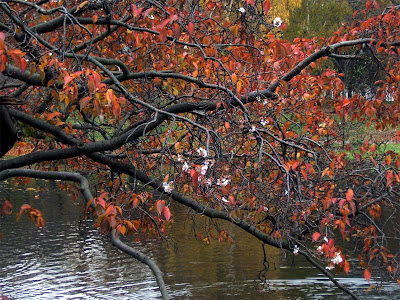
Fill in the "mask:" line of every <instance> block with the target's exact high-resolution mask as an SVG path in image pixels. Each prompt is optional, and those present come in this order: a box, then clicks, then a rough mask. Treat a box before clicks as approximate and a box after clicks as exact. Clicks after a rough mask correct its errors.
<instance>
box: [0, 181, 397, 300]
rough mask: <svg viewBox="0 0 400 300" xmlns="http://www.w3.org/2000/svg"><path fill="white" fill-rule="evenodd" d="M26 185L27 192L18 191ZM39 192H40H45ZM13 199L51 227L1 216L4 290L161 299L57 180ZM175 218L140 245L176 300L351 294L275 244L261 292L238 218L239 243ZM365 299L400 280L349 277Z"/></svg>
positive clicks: (252, 242) (8, 187)
mask: <svg viewBox="0 0 400 300" xmlns="http://www.w3.org/2000/svg"><path fill="white" fill-rule="evenodd" d="M17 189H19V190H17ZM37 195H39V197H37ZM4 197H7V198H9V199H12V202H13V204H14V207H15V211H17V210H18V207H19V206H20V205H21V204H22V203H29V204H31V205H33V206H35V207H36V208H38V209H40V210H41V211H42V213H43V214H44V217H45V219H46V227H45V229H41V230H40V229H37V228H36V227H35V226H34V224H33V223H31V222H30V221H29V220H28V219H27V217H26V216H22V218H21V221H20V222H18V223H17V222H16V221H15V213H14V215H13V216H11V217H4V216H3V217H0V231H1V232H3V233H4V238H3V239H1V240H0V258H1V260H0V293H1V294H4V295H7V296H8V297H10V298H15V299H33V298H34V299H161V297H160V294H159V291H158V288H157V285H156V282H155V280H154V279H153V276H152V273H151V272H150V270H149V269H148V268H147V267H146V266H144V265H143V264H141V263H138V262H137V261H135V260H134V259H132V258H130V257H129V256H127V255H126V254H124V253H122V252H120V251H119V250H118V249H116V248H115V247H113V246H112V245H111V244H110V242H109V239H108V237H107V236H104V235H99V233H98V231H97V230H96V229H94V227H93V222H92V221H81V216H82V215H81V209H80V208H79V206H78V205H77V204H78V202H79V201H80V199H78V201H77V202H74V201H73V200H72V197H71V195H68V194H67V193H65V192H61V191H60V190H59V189H58V188H57V184H56V183H54V182H53V183H49V182H46V181H35V182H34V183H32V184H31V185H29V186H17V187H16V186H14V184H13V182H12V180H9V181H7V182H6V183H4V182H3V183H2V188H0V198H4ZM172 212H173V214H174V218H175V222H174V224H172V226H171V227H170V228H169V237H170V238H171V239H172V240H174V241H175V242H176V244H175V245H176V246H177V248H175V247H173V246H171V245H170V246H167V245H166V244H165V242H163V240H162V239H160V238H157V237H147V238H145V239H144V240H142V242H141V243H139V244H135V243H133V242H132V241H131V244H132V245H136V247H137V248H138V249H139V250H141V251H143V252H145V253H146V254H148V255H149V256H151V257H152V258H153V259H154V260H155V261H156V262H157V263H158V265H159V266H160V268H161V270H162V271H163V272H164V275H165V282H166V284H167V287H168V290H169V292H170V294H171V296H172V298H173V299H205V300H209V299H274V300H278V299H324V298H329V299H346V296H344V294H343V293H341V292H340V291H339V290H338V289H337V288H336V287H334V285H333V284H332V283H331V282H330V281H328V280H327V279H326V278H324V277H323V276H321V275H320V274H319V273H318V272H317V271H316V270H315V269H314V268H312V267H310V266H309V265H307V263H306V262H304V261H301V260H299V259H298V257H296V259H295V260H293V256H292V255H289V256H288V257H287V258H286V260H285V261H284V263H283V264H282V255H281V254H282V253H281V252H280V251H279V250H278V249H274V248H267V258H268V261H269V271H268V272H267V273H266V276H267V278H268V285H266V286H264V287H265V288H269V289H270V291H269V292H262V291H260V290H261V288H262V286H261V284H260V281H259V280H258V279H257V276H258V275H259V272H260V270H262V269H263V265H262V263H263V251H262V247H261V244H260V243H259V241H258V240H256V239H255V238H252V237H251V236H249V235H248V234H246V233H244V232H243V231H242V230H240V229H238V228H235V227H234V226H232V225H231V224H226V225H227V227H226V229H227V230H229V232H230V233H231V234H232V236H233V238H234V240H235V242H234V243H232V244H230V243H219V242H217V241H213V242H212V243H211V244H204V243H202V242H201V241H198V240H196V239H195V238H194V233H193V230H192V228H191V222H189V221H188V218H187V212H188V211H187V209H185V208H184V207H180V206H173V207H172ZM337 277H338V278H339V281H340V282H343V283H345V284H346V286H348V287H349V288H351V289H352V290H353V291H356V292H357V294H358V295H359V296H360V298H362V299H400V296H398V294H400V289H399V287H398V285H397V284H394V283H387V284H384V285H383V287H382V288H381V289H380V290H379V291H372V292H368V293H367V292H365V291H366V290H367V289H368V287H369V284H368V283H367V282H366V281H365V279H363V278H362V277H361V275H359V277H356V278H341V277H343V274H337Z"/></svg>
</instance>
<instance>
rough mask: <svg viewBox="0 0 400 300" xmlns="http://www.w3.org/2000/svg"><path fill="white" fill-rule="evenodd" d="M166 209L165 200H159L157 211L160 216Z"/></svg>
mask: <svg viewBox="0 0 400 300" xmlns="http://www.w3.org/2000/svg"><path fill="white" fill-rule="evenodd" d="M164 207H165V201H164V200H158V201H157V202H156V210H157V212H158V213H159V214H160V215H161V213H162V211H163V209H164Z"/></svg>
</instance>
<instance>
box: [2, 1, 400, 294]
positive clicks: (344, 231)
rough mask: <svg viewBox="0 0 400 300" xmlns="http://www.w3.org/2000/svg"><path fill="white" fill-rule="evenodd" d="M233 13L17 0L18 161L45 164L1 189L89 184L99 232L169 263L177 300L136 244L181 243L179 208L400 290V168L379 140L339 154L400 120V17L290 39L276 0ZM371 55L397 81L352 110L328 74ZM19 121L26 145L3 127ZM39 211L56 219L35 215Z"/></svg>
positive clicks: (6, 208) (8, 163)
mask: <svg viewBox="0 0 400 300" xmlns="http://www.w3.org/2000/svg"><path fill="white" fill-rule="evenodd" d="M232 3H235V5H233V4H232V6H230V5H229V3H225V2H219V1H214V0H208V1H203V2H200V1H164V2H157V1H149V0H147V1H137V2H132V1H112V0H104V1H84V2H80V1H68V2H65V1H38V2H36V3H34V2H29V1H22V0H12V1H11V0H10V1H3V2H0V11H1V14H0V59H1V62H0V72H2V75H3V76H4V80H3V83H2V85H1V86H0V93H1V95H2V97H3V99H8V100H10V101H8V100H7V101H3V100H1V101H3V102H2V103H1V102H0V107H1V114H2V115H1V117H2V118H1V120H2V122H1V132H2V134H1V141H0V142H1V144H2V145H5V146H2V149H1V150H2V151H1V153H4V152H5V151H6V150H8V148H10V149H11V148H12V147H13V151H14V153H18V151H22V150H24V151H25V152H26V151H28V152H29V153H28V154H25V153H24V154H21V155H20V156H17V157H9V156H3V157H2V160H1V161H0V180H3V179H5V178H9V177H15V176H28V177H38V178H46V179H62V180H72V181H78V182H80V190H81V192H82V193H83V195H84V198H85V199H86V201H87V211H88V212H93V214H94V218H95V219H96V226H97V227H98V228H99V229H100V232H102V233H103V232H104V233H110V234H111V238H112V242H113V243H114V244H115V245H116V246H117V247H119V248H120V249H122V250H123V251H125V252H127V253H129V254H130V255H132V256H134V257H135V258H137V259H139V260H140V261H142V262H144V263H146V264H148V265H149V266H150V267H151V268H152V270H153V272H154V274H155V275H156V277H157V280H158V284H159V286H160V288H161V292H162V294H163V297H164V298H168V295H167V289H166V287H165V284H164V282H163V279H162V275H161V271H160V270H159V269H158V267H157V266H156V264H155V263H154V262H153V261H152V260H151V259H149V258H148V257H146V256H145V255H144V254H142V253H140V252H138V251H136V250H135V249H134V246H127V245H126V244H123V243H122V242H121V241H120V240H119V236H121V235H128V236H132V237H133V238H134V239H137V238H139V237H140V236H142V234H143V233H149V232H150V233H157V234H159V235H165V234H166V233H167V232H168V224H169V222H171V220H173V213H174V212H173V211H171V210H170V203H171V202H172V201H175V202H178V203H181V204H183V205H184V206H186V207H187V208H188V209H191V210H193V211H194V212H195V213H197V214H200V215H202V216H204V217H207V218H209V219H210V220H213V221H212V222H211V221H210V222H209V223H208V226H207V227H206V228H203V229H199V231H198V235H197V237H198V238H199V239H202V240H204V241H212V240H213V239H215V240H219V241H227V240H231V239H232V238H231V237H229V234H228V233H227V231H226V230H224V229H223V226H221V224H220V223H219V221H220V220H224V221H227V222H229V223H232V224H234V225H236V226H238V227H240V228H242V229H243V230H244V231H246V232H247V233H249V234H251V235H253V236H254V237H256V238H257V239H259V240H260V243H265V244H268V245H270V246H273V247H277V248H279V249H282V250H283V251H286V252H288V253H293V254H294V255H301V256H303V257H305V258H306V260H307V261H308V262H309V263H310V264H311V265H313V266H314V267H315V268H317V269H318V270H319V271H320V272H321V273H323V274H324V275H325V276H326V277H327V278H329V279H330V280H331V281H332V282H333V283H334V284H335V285H336V286H337V287H338V288H340V289H341V290H343V291H344V292H345V293H347V294H348V295H350V296H351V297H352V298H355V299H356V298H357V296H356V295H355V294H354V292H352V291H351V290H349V289H348V288H346V287H344V286H343V285H341V284H340V283H339V282H338V281H337V280H336V279H335V278H334V276H333V274H332V273H331V272H330V270H331V269H333V268H335V269H336V270H342V271H344V272H345V273H349V272H351V270H352V268H351V267H354V266H355V265H356V264H358V263H359V264H360V266H361V267H362V268H363V269H364V277H365V278H366V280H368V281H370V280H371V273H372V275H374V276H375V275H377V274H378V272H377V271H378V270H379V271H380V272H381V273H379V274H383V275H382V280H385V279H387V278H391V279H393V280H399V263H398V255H399V252H398V251H399V249H398V247H393V245H397V242H398V239H399V231H398V228H399V218H398V217H396V216H398V213H399V205H400V203H399V199H400V197H399V195H400V190H399V185H400V175H399V168H400V157H399V155H398V154H397V153H395V152H387V153H382V151H380V149H379V148H378V147H377V145H376V144H373V143H370V142H369V140H368V139H366V140H365V141H364V143H363V145H362V146H361V147H358V148H354V147H351V145H346V150H347V151H345V152H344V151H339V150H337V149H338V147H337V146H338V144H339V142H340V139H339V134H338V131H337V128H338V126H339V123H340V120H342V119H347V118H349V119H350V118H351V119H353V120H359V121H366V122H368V126H369V125H371V126H375V127H376V128H377V129H384V128H386V127H388V126H397V125H398V124H399V121H400V120H399V118H400V115H399V111H400V110H399V101H400V99H399V92H398V87H399V82H400V72H399V69H400V60H399V54H400V52H399V47H400V39H399V30H398V29H399V24H400V10H399V8H398V7H394V8H392V9H387V10H385V11H384V14H382V15H379V14H378V15H377V16H376V17H373V18H369V19H367V20H358V21H355V22H354V23H352V25H351V26H346V27H342V28H338V30H336V31H335V32H334V33H333V34H332V36H331V37H330V38H326V39H324V38H319V37H316V36H314V37H312V38H311V39H307V38H304V37H299V38H295V39H294V40H293V42H289V41H286V40H283V39H282V38H281V37H280V33H281V31H282V30H283V29H284V28H285V26H286V25H285V23H282V22H281V20H279V19H276V16H272V17H270V16H269V15H268V12H269V10H270V1H269V0H265V1H258V0H247V1H242V2H239V5H238V6H236V2H232ZM305 3H306V1H305ZM307 3H309V4H310V5H311V3H310V2H307ZM327 3H329V4H330V5H331V2H329V1H328V2H327ZM340 3H341V4H342V5H345V4H344V2H343V3H342V2H340ZM343 7H345V6H343ZM375 8H377V9H379V7H378V5H377V4H376V3H375V2H373V1H368V2H367V3H366V9H365V11H366V13H367V12H368V11H370V10H372V9H375ZM335 11H336V10H335ZM381 11H382V9H381ZM331 12H333V10H332V11H331ZM363 15H364V14H363V13H362V12H361V13H360V14H358V15H356V16H355V17H356V18H357V17H360V18H361V17H363ZM326 17H327V16H326ZM328 21H329V20H328ZM329 24H332V25H329V26H327V27H326V28H324V32H328V31H329V30H331V27H330V26H333V24H334V22H332V23H329ZM325 30H326V31H325ZM362 47H369V49H370V51H372V53H374V55H375V57H376V59H377V60H378V61H379V63H380V64H382V65H383V66H384V70H385V77H384V78H383V79H382V80H381V81H379V82H376V83H375V85H376V87H377V89H376V97H375V98H374V99H373V100H372V101H365V99H364V97H363V96H362V95H357V94H356V95H354V96H352V97H351V98H346V97H345V96H344V95H343V90H344V85H343V82H342V81H341V79H340V75H339V74H338V72H336V71H335V70H333V69H328V68H324V69H322V70H321V69H320V66H321V64H320V63H321V61H324V60H326V59H331V58H333V59H340V60H352V59H358V57H357V50H358V49H361V48H362ZM317 69H318V72H316V71H315V70H317ZM387 93H391V94H392V95H394V101H393V102H391V103H385V102H384V99H385V96H386V94H387ZM4 97H7V98H4ZM327 98H329V99H330V100H331V102H330V103H331V107H330V110H329V111H327V110H326V109H324V108H323V107H322V106H321V103H322V102H324V101H325V100H326V99H327ZM14 99H16V100H14ZM11 100H13V101H11ZM8 116H10V117H11V118H10V119H9V118H8ZM6 118H7V120H6ZM4 120H6V121H4ZM14 125H15V126H16V127H17V128H18V129H17V131H18V130H19V131H20V133H21V134H20V135H21V136H22V137H21V139H20V140H19V141H18V142H16V143H14V141H13V139H14V133H13V132H12V131H10V133H11V134H10V135H6V134H4V133H3V132H6V131H7V130H8V129H7V128H13V127H14ZM394 138H396V139H399V138H400V133H398V134H397V136H395V137H394ZM6 148H7V149H6ZM30 149H31V150H30ZM27 167H29V168H30V169H27ZM66 171H68V172H66ZM73 172H82V174H88V173H90V177H88V178H89V180H90V182H88V181H87V180H86V179H85V178H84V177H83V176H82V174H76V173H73ZM128 176H129V178H130V179H128ZM89 183H90V184H93V185H94V186H95V188H96V190H95V191H94V192H93V194H94V195H93V196H92V194H91V193H90V190H89ZM153 191H157V193H155V194H153ZM159 193H162V194H163V195H164V197H162V198H161V197H157V196H155V195H158V194H159ZM11 206H12V199H8V200H7V201H4V203H3V213H6V214H8V213H10V212H11ZM384 211H388V212H389V217H385V220H384V222H381V221H382V218H383V217H382V212H384ZM24 213H25V214H27V215H28V216H29V217H30V218H31V219H33V220H34V221H35V222H36V224H37V225H38V226H39V227H40V226H43V225H44V219H45V216H43V215H42V214H41V213H40V211H38V210H37V209H35V208H34V207H32V206H30V205H29V204H24V205H23V206H22V207H21V209H20V210H19V213H18V214H17V216H18V218H19V217H21V215H22V214H24ZM5 234H7V233H5ZM134 239H133V240H134ZM133 240H132V244H134V243H133ZM346 243H352V247H351V249H352V250H344V249H345V248H344V245H345V244H346ZM352 260H353V261H352ZM357 261H358V262H357ZM163 271H165V272H167V271H168V270H163Z"/></svg>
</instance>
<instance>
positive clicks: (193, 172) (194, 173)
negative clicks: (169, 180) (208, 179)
mask: <svg viewBox="0 0 400 300" xmlns="http://www.w3.org/2000/svg"><path fill="white" fill-rule="evenodd" d="M198 175H199V174H198V173H197V171H196V170H195V169H194V168H192V169H190V176H191V177H192V183H193V185H194V187H195V188H196V189H197V187H198V185H199V183H198V182H199V179H198Z"/></svg>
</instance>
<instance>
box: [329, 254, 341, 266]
mask: <svg viewBox="0 0 400 300" xmlns="http://www.w3.org/2000/svg"><path fill="white" fill-rule="evenodd" d="M342 261H343V258H342V256H341V255H340V252H336V255H335V257H334V258H332V259H331V262H333V263H334V264H335V265H338V264H340V263H341V262H342Z"/></svg>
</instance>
